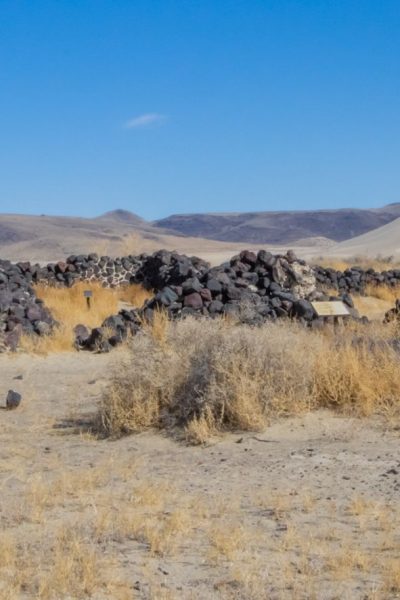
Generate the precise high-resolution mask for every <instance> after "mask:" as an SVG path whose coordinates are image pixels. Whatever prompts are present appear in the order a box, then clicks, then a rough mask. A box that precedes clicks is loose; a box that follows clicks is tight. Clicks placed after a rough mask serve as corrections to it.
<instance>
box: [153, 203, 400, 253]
mask: <svg viewBox="0 0 400 600" xmlns="http://www.w3.org/2000/svg"><path fill="white" fill-rule="evenodd" d="M397 217H400V204H392V205H388V206H384V207H382V208H378V209H352V208H349V209H340V210H308V211H268V212H251V213H218V214H217V213H215V214H211V213H208V214H201V213H199V214H185V215H172V216H170V217H167V218H165V219H161V220H159V221H155V222H154V225H155V226H157V227H163V228H168V229H170V230H173V231H177V232H179V233H182V234H185V235H189V236H195V237H203V238H210V239H214V240H222V241H231V242H250V243H254V244H275V245H284V244H295V243H297V244H298V245H300V244H299V242H298V240H301V239H303V238H315V237H324V238H328V239H330V240H333V241H337V242H339V241H343V240H347V239H349V238H352V237H354V236H358V235H361V234H364V233H366V232H367V231H371V230H373V229H376V228H377V227H380V226H382V225H385V224H387V223H389V222H390V221H393V219H396V218H397Z"/></svg>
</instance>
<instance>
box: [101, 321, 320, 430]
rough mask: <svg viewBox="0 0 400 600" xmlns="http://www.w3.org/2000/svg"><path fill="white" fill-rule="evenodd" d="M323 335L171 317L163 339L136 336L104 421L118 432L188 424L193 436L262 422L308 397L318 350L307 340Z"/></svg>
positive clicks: (107, 398) (305, 402)
mask: <svg viewBox="0 0 400 600" xmlns="http://www.w3.org/2000/svg"><path fill="white" fill-rule="evenodd" d="M318 340H319V338H317V339H316V340H312V339H311V337H309V335H308V333H307V332H306V331H305V330H304V329H302V328H300V327H297V326H295V325H293V326H289V325H287V324H286V325H285V326H280V325H266V326H265V327H262V328H252V327H249V326H234V325H230V324H227V323H226V322H225V321H223V320H217V321H211V320H209V321H205V320H202V321H198V320H195V319H187V320H186V321H181V322H178V323H174V324H172V325H171V326H170V327H169V328H168V330H167V332H166V339H165V342H164V343H163V344H160V343H159V341H158V339H157V337H153V336H148V335H147V336H138V337H136V338H134V339H133V340H132V359H131V360H130V361H129V362H128V363H127V364H125V365H124V366H123V367H122V368H121V371H120V373H118V374H117V375H116V377H115V378H114V380H113V382H112V384H111V385H110V387H109V389H108V391H107V393H106V394H105V396H104V398H103V401H102V403H101V407H100V419H101V423H102V426H103V428H104V430H105V431H106V433H107V434H109V435H120V434H124V433H129V432H133V431H140V430H143V429H145V428H147V427H168V426H171V425H183V426H184V427H186V435H187V437H188V438H189V439H191V441H196V440H197V441H204V440H205V439H206V438H207V437H208V436H209V435H210V433H211V432H215V431H218V430H224V429H243V430H258V429H262V428H263V427H265V426H266V424H267V423H268V420H269V418H270V416H271V415H272V414H282V413H290V412H292V411H293V410H296V411H297V410H300V407H302V408H304V407H308V406H309V405H310V389H311V384H312V369H313V363H314V360H315V353H314V354H313V353H312V352H311V347H310V351H309V352H306V353H305V352H304V348H305V346H310V344H314V345H315V343H316V342H317V343H318Z"/></svg>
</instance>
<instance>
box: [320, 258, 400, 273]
mask: <svg viewBox="0 0 400 600" xmlns="http://www.w3.org/2000/svg"><path fill="white" fill-rule="evenodd" d="M312 263H313V264H315V265H319V266H321V267H325V268H330V269H335V271H342V272H343V271H346V269H350V268H351V267H355V266H358V267H362V268H363V269H374V271H377V272H382V271H388V270H390V269H396V268H398V267H399V266H400V263H399V261H396V260H393V258H392V257H391V256H388V257H382V256H377V257H376V258H368V257H366V256H353V257H349V258H335V257H334V256H332V257H329V256H320V257H319V258H316V259H314V260H313V261H312Z"/></svg>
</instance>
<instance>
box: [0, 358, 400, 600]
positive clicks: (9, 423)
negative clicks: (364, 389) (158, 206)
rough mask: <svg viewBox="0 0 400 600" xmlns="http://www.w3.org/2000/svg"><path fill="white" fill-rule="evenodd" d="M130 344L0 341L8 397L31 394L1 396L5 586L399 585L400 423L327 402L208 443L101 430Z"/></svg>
mask: <svg viewBox="0 0 400 600" xmlns="http://www.w3.org/2000/svg"><path fill="white" fill-rule="evenodd" d="M123 352H124V350H121V351H115V352H114V353H112V354H110V355H102V356H94V355H86V354H85V355H83V354H76V353H70V354H59V355H53V356H49V357H45V358H40V357H31V356H27V355H17V356H14V357H10V356H0V403H1V402H2V400H3V399H4V398H5V394H6V392H7V390H8V389H10V388H13V389H15V390H17V391H20V392H22V394H23V402H22V404H21V406H20V407H19V408H18V409H16V410H15V411H7V410H0V467H1V468H0V486H1V487H0V489H1V497H0V523H1V528H2V531H3V534H2V535H3V542H2V541H0V555H1V556H2V557H3V559H4V557H7V556H8V554H7V553H6V551H5V549H4V548H5V546H4V536H5V535H6V536H7V539H8V540H9V544H13V543H14V545H15V547H16V549H17V559H16V560H14V563H13V562H12V561H11V560H9V562H8V563H7V561H6V563H5V564H6V567H4V560H5V559H4V560H3V562H2V561H1V560H0V597H2V598H7V597H8V598H36V597H40V598H59V599H61V598H81V597H82V598H83V597H87V596H88V595H91V597H93V598H116V599H118V598H120V599H122V598H124V599H125V600H126V599H128V598H178V599H180V598H182V599H186V598H188V599H190V598H196V599H197V598H199V599H207V598H241V599H247V598H271V599H275V598H276V599H278V598H288V599H289V598H300V599H301V598H304V599H305V598H318V599H334V598H349V599H350V598H352V599H358V598H359V599H361V598H363V599H366V598H371V599H372V598H381V599H383V598H385V599H389V598H397V597H399V593H400V577H399V573H400V568H399V567H400V562H399V558H400V511H399V507H398V497H399V492H400V445H399V433H398V431H396V430H395V429H394V428H389V427H386V426H384V425H383V423H381V422H379V421H374V420H354V419H350V418H345V417H338V416H335V415H333V414H330V413H328V412H319V413H314V414H307V415H304V416H299V417H296V418H291V419H285V420H282V421H280V422H278V423H275V424H273V425H272V426H271V427H270V428H269V429H268V430H267V431H265V432H263V433H258V434H249V433H246V434H240V433H238V434H227V435H226V436H225V437H222V438H220V439H217V440H213V442H212V443H210V444H209V445H207V446H206V447H188V446H186V445H185V444H183V443H182V442H178V441H177V440H175V439H173V438H171V437H167V436H165V435H162V434H161V433H154V432H153V433H144V434H143V433H142V434H139V435H136V436H131V437H126V438H124V439H120V440H116V441H109V440H104V439H98V438H96V437H95V436H93V435H91V434H90V433H89V432H88V426H89V427H90V424H91V422H92V416H91V415H92V414H93V412H94V411H95V409H96V403H97V401H98V399H99V398H100V396H101V392H102V389H103V388H104V386H105V385H106V384H107V381H108V376H109V373H110V371H111V370H112V368H113V365H115V364H117V363H118V362H119V360H120V359H121V357H122V354H123ZM21 377H22V379H21ZM62 528H63V529H62ZM61 530H62V532H63V533H62V536H61V534H60V531H61ZM68 532H69V533H68ZM71 532H72V533H73V534H74V535H75V536H76V537H75V538H74V540H75V542H74V544H75V545H74V546H69V545H68V544H69V542H68V540H70V539H71V538H70V537H68V535H72V534H71ZM60 536H61V537H60ZM60 539H61V540H63V543H64V545H65V556H64V555H63V554H62V553H61V560H59V561H58V562H57V560H58V559H59V558H60V556H59V553H60V544H59V546H57V540H60ZM65 540H67V541H65ZM2 543H3V546H2ZM79 547H81V548H83V555H82V556H84V557H85V558H84V561H83V562H84V563H85V565H86V571H84V573H83V572H81V571H79V572H78V569H77V567H76V565H77V564H78V563H79V564H81V563H80V562H79V560H81V561H82V558H81V559H79V556H81V555H79V553H78V548H79ZM57 548H58V550H57ZM61 548H62V546H61ZM71 548H73V549H74V552H75V554H76V556H78V558H77V559H76V561H75V562H74V563H73V564H74V565H75V567H76V568H75V567H74V569H75V570H74V569H72V567H71V569H70V570H68V569H67V567H66V564H67V563H68V560H67V559H68V555H69V554H71V553H72V550H71ZM57 553H58V554H57ZM75 554H74V556H75ZM71 555H72V554H71ZM18 557H19V558H18ZM57 557H58V558H57ZM93 557H95V558H93ZM0 558H1V557H0ZM74 560H75V559H74ZM71 561H72V559H71ZM72 562H73V561H72ZM92 563H93V564H92ZM16 565H17V567H18V568H17V567H16ZM13 568H14V569H15V572H14V571H13ZM89 568H91V569H92V571H93V572H92V571H89ZM7 569H8V570H7ZM63 570H65V574H64V578H63V577H62V576H61V574H60V572H61V571H62V572H63ZM16 573H18V577H17V575H16ZM90 573H92V578H90ZM85 578H86V579H85ZM88 581H89V583H88ZM49 582H50V583H49ZM90 582H91V583H90ZM17 584H18V585H17ZM2 585H3V588H2V587H1V586H2ZM6 594H8V595H6ZM13 594H14V595H13Z"/></svg>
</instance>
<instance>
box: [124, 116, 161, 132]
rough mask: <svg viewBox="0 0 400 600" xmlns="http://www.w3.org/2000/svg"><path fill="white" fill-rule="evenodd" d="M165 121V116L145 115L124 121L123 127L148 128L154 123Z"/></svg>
mask: <svg viewBox="0 0 400 600" xmlns="http://www.w3.org/2000/svg"><path fill="white" fill-rule="evenodd" d="M165 119H166V117H165V115H160V114H159V113H146V114H144V115H139V116H138V117H134V118H133V119H129V121H126V123H125V127H126V129H136V128H139V127H148V126H149V125H153V124H154V123H160V122H161V121H165Z"/></svg>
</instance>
